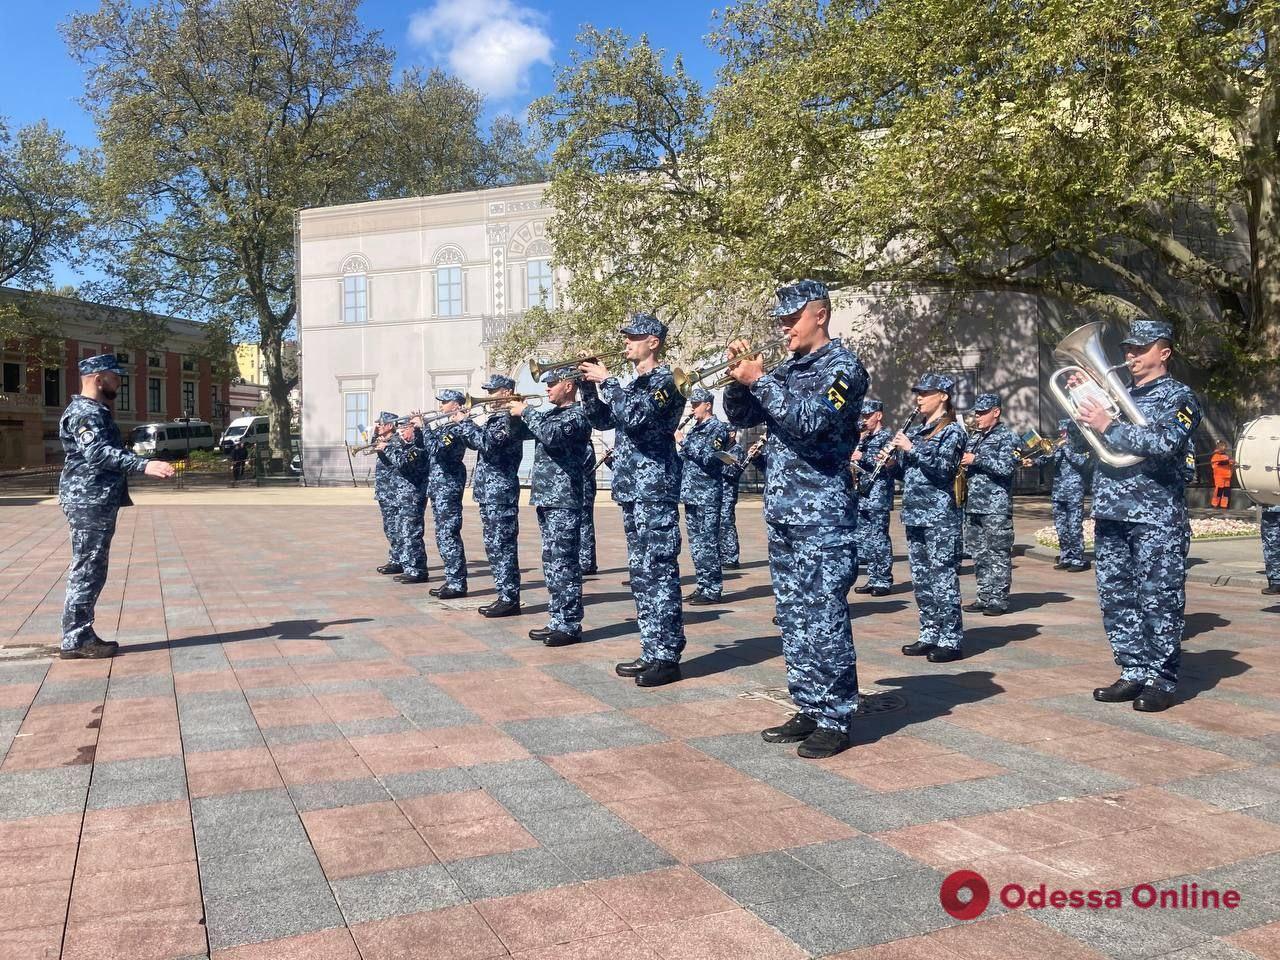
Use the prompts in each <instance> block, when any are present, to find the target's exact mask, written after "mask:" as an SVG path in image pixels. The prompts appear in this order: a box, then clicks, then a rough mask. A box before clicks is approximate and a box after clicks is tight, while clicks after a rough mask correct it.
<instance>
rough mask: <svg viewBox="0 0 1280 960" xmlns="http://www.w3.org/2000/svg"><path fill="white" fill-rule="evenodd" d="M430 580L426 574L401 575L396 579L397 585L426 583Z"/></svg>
mask: <svg viewBox="0 0 1280 960" xmlns="http://www.w3.org/2000/svg"><path fill="white" fill-rule="evenodd" d="M428 579H430V578H429V577H428V576H427V575H426V574H425V573H401V574H397V575H396V577H395V581H396V583H426V582H427V580H428Z"/></svg>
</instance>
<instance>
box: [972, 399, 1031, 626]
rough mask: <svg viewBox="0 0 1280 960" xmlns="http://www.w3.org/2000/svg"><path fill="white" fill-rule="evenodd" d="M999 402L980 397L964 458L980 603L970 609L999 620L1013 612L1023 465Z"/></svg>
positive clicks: (976, 405) (1015, 439)
mask: <svg viewBox="0 0 1280 960" xmlns="http://www.w3.org/2000/svg"><path fill="white" fill-rule="evenodd" d="M1000 412H1001V411H1000V398H999V397H998V396H996V395H995V394H994V393H984V394H981V395H979V397H978V399H977V400H976V401H974V404H973V413H974V415H975V417H976V418H977V430H975V431H974V433H973V434H972V435H971V436H970V437H969V440H968V443H967V444H966V445H965V452H964V454H963V455H962V456H961V457H960V466H961V469H963V470H966V471H968V474H969V484H968V490H969V492H968V496H967V497H966V498H965V502H964V512H965V515H966V516H967V518H968V521H969V538H970V539H969V543H970V545H971V547H970V549H971V550H972V553H973V572H974V576H975V577H976V578H977V581H978V599H977V600H975V601H974V602H973V603H971V604H969V606H967V607H966V608H965V609H966V610H969V611H970V612H973V613H977V612H979V611H981V612H982V615H983V616H986V617H996V616H999V615H1000V614H1002V613H1004V612H1006V611H1007V610H1008V609H1009V586H1010V583H1011V581H1012V579H1013V496H1012V493H1013V473H1014V470H1015V469H1016V468H1017V466H1018V457H1017V454H1016V452H1015V451H1016V449H1017V446H1018V438H1017V437H1015V436H1014V434H1013V431H1012V430H1010V429H1009V428H1008V427H1007V426H1006V425H1005V424H1004V423H1002V422H1001V420H1000Z"/></svg>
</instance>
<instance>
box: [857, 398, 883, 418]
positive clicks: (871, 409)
mask: <svg viewBox="0 0 1280 960" xmlns="http://www.w3.org/2000/svg"><path fill="white" fill-rule="evenodd" d="M883 410H884V404H883V403H882V402H881V401H879V400H863V401H862V415H863V416H864V417H865V416H868V415H870V414H873V413H880V412H881V411H883Z"/></svg>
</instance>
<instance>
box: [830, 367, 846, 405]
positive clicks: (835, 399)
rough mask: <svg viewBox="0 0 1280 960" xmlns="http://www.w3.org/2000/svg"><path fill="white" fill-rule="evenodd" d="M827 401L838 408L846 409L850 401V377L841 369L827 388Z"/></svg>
mask: <svg viewBox="0 0 1280 960" xmlns="http://www.w3.org/2000/svg"><path fill="white" fill-rule="evenodd" d="M827 402H828V403H829V404H831V406H832V407H834V408H835V409H836V410H842V409H844V405H845V404H846V403H848V402H849V377H848V376H847V375H846V374H845V373H844V371H841V372H839V373H837V374H836V378H835V380H833V381H832V383H831V386H829V387H828V388H827Z"/></svg>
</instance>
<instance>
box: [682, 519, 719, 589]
mask: <svg viewBox="0 0 1280 960" xmlns="http://www.w3.org/2000/svg"><path fill="white" fill-rule="evenodd" d="M684 522H685V526H686V527H688V529H689V556H691V557H693V571H694V573H695V574H696V575H697V579H698V589H699V590H700V591H702V593H703V594H704V595H705V596H708V597H711V598H712V599H718V598H719V597H720V593H721V591H722V590H723V589H724V570H723V568H722V567H721V566H720V503H719V501H718V500H717V501H716V502H715V503H712V504H709V505H702V504H697V503H686V504H685V505H684Z"/></svg>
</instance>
